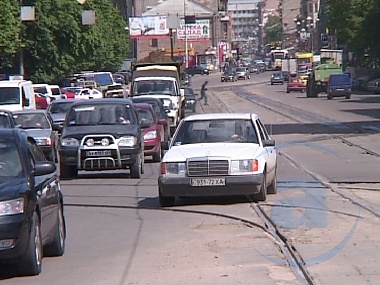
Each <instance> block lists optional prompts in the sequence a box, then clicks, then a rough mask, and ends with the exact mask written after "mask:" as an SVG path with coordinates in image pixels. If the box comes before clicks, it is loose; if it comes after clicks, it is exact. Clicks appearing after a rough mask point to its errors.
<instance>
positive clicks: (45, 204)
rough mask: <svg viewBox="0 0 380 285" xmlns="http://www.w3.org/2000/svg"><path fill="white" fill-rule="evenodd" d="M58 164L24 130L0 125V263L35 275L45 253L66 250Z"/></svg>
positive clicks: (60, 252) (55, 254)
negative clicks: (47, 158) (49, 158)
mask: <svg viewBox="0 0 380 285" xmlns="http://www.w3.org/2000/svg"><path fill="white" fill-rule="evenodd" d="M60 188H61V187H60V185H59V179H58V175H57V171H56V166H55V164H54V163H53V162H51V161H47V160H46V158H45V156H44V155H43V153H42V152H41V150H40V148H39V147H38V145H37V143H36V141H35V140H34V139H33V138H32V137H30V136H29V135H28V134H27V133H26V132H25V131H23V130H21V129H18V128H13V129H0V209H1V211H0V241H1V244H0V245H1V247H0V249H1V250H0V263H1V264H4V263H6V264H11V265H14V266H15V267H16V269H17V273H18V274H20V275H38V274H39V273H40V272H41V262H42V257H43V256H61V255H63V253H64V251H65V239H66V226H65V218H64V214H63V213H64V211H63V204H64V203H63V197H62V193H61V191H60Z"/></svg>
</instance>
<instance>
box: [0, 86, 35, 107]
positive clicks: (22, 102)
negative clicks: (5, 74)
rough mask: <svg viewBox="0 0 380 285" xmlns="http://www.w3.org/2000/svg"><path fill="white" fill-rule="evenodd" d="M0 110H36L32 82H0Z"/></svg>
mask: <svg viewBox="0 0 380 285" xmlns="http://www.w3.org/2000/svg"><path fill="white" fill-rule="evenodd" d="M0 109H5V110H9V111H20V110H24V109H36V99H35V97H34V90H33V84H32V82H31V81H28V80H3V81H0Z"/></svg>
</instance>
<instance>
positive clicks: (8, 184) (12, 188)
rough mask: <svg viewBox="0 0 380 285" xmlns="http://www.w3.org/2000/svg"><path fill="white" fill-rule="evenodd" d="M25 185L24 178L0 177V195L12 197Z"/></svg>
mask: <svg viewBox="0 0 380 285" xmlns="http://www.w3.org/2000/svg"><path fill="white" fill-rule="evenodd" d="M25 185H26V180H25V178H13V177H12V178H6V177H0V197H2V198H5V197H9V199H12V198H13V197H14V196H17V195H18V194H19V193H20V191H21V190H22V189H23V186H25ZM5 199H6V198H5Z"/></svg>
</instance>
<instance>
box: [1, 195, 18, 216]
mask: <svg viewBox="0 0 380 285" xmlns="http://www.w3.org/2000/svg"><path fill="white" fill-rule="evenodd" d="M22 213H24V198H17V199H14V200H8V201H2V202H0V217H1V216H8V215H16V214H22Z"/></svg>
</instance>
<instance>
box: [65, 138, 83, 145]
mask: <svg viewBox="0 0 380 285" xmlns="http://www.w3.org/2000/svg"><path fill="white" fill-rule="evenodd" d="M61 146H71V147H78V146H79V141H78V140H77V139H75V138H63V139H61Z"/></svg>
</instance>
